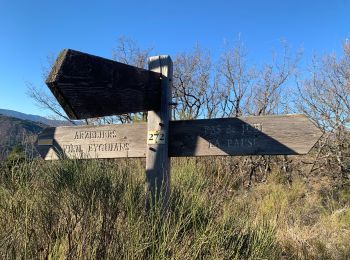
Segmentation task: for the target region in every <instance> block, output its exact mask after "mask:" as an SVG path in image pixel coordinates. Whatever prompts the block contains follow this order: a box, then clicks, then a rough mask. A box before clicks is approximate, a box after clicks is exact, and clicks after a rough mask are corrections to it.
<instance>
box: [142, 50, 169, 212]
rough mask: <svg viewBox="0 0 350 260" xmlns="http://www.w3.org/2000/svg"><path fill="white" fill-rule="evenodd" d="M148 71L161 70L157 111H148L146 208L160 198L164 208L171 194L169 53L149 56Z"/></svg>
mask: <svg viewBox="0 0 350 260" xmlns="http://www.w3.org/2000/svg"><path fill="white" fill-rule="evenodd" d="M148 67H149V70H151V71H154V72H159V73H161V77H162V79H161V80H162V81H161V82H162V83H161V106H160V111H148V118H147V151H146V195H147V205H146V206H147V207H148V208H149V207H150V206H151V205H154V203H155V202H157V201H159V200H160V199H161V200H162V201H160V202H161V203H163V206H164V207H165V208H166V207H167V206H168V200H169V196H170V162H169V156H168V135H169V120H170V117H171V106H170V104H169V103H170V102H171V86H172V76H173V63H172V60H171V58H170V56H168V55H161V56H153V57H150V58H149V63H148Z"/></svg>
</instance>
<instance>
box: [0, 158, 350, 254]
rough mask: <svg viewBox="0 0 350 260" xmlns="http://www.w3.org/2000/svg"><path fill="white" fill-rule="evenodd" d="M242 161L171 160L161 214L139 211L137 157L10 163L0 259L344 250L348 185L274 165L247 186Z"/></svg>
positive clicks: (347, 249) (1, 179)
mask: <svg viewBox="0 0 350 260" xmlns="http://www.w3.org/2000/svg"><path fill="white" fill-rule="evenodd" d="M238 161H241V158H229V157H223V158H221V157H216V158H202V159H198V158H197V159H196V158H191V159H189V158H183V159H173V160H172V180H171V182H172V195H171V199H170V207H169V213H168V214H167V215H162V214H161V213H160V207H159V205H155V206H154V207H153V208H152V209H151V210H149V211H146V210H145V207H144V205H145V199H146V198H145V195H144V181H145V176H144V167H145V165H144V161H142V160H100V161H98V160H86V161H76V160H67V161H60V162H44V161H41V160H34V161H26V160H24V161H23V160H22V161H21V162H20V161H18V160H17V161H16V160H13V161H7V162H6V163H3V164H2V165H1V167H2V168H1V169H0V173H1V174H0V258H1V259H18V258H23V259H33V258H35V259H36V258H39V259H281V258H282V259H347V258H349V257H350V242H349V237H350V209H349V198H350V191H349V184H348V183H345V182H342V183H340V182H337V181H334V179H333V178H332V176H331V175H329V174H326V173H324V174H319V175H317V176H311V175H310V176H304V175H303V174H301V173H300V172H298V171H293V172H290V173H289V175H288V176H287V175H286V173H285V172H283V171H281V169H280V168H277V167H273V169H271V172H270V173H269V174H268V175H267V176H266V178H265V179H264V180H263V181H259V182H258V181H254V182H253V183H252V184H251V185H248V183H249V175H247V174H246V173H244V172H240V171H239V170H238V168H234V167H233V168H232V167H230V165H235V164H236V163H237V162H238ZM294 168H295V169H296V167H294Z"/></svg>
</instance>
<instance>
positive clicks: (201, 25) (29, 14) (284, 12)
mask: <svg viewBox="0 0 350 260" xmlns="http://www.w3.org/2000/svg"><path fill="white" fill-rule="evenodd" d="M123 35H124V36H126V37H129V38H132V39H134V40H135V41H137V42H138V43H139V45H140V47H144V48H147V47H154V48H155V50H156V51H157V52H158V53H159V54H170V55H175V54H176V53H178V52H182V51H187V50H190V49H191V48H192V47H193V46H194V45H195V44H196V43H200V45H201V46H202V47H204V48H207V49H209V50H210V52H211V53H212V55H213V57H214V58H215V57H216V56H217V55H218V54H219V53H220V51H221V48H222V46H223V43H224V41H225V40H228V41H234V40H236V39H237V38H238V37H239V35H240V37H241V39H242V40H243V42H244V44H245V46H246V48H247V50H248V55H249V59H250V61H251V62H252V63H258V62H261V61H264V60H267V59H269V57H270V54H271V51H272V50H273V49H275V48H278V46H279V42H280V40H281V39H284V40H286V41H287V42H288V43H289V44H290V45H291V46H292V48H295V49H298V48H302V49H303V50H304V61H305V60H306V61H307V59H308V58H309V57H310V56H311V55H312V54H313V53H317V54H325V53H330V52H337V53H340V51H341V45H342V42H343V41H344V40H345V39H346V38H350V0H332V1H326V0H318V1H315V0H313V1H311V0H310V1H305V0H304V1H301V0H294V1H292V0H288V1H281V0H280V1H277V0H264V1H261V0H254V1H253V0H232V1H223V0H215V1H206V0H202V1H190V0H187V1H182V0H181V1H179V0H177V1H166V0H164V1H152V0H148V1H126V0H124V1H104V0H100V1H89V0H85V1H81V0H75V1H74V0H71V1H66V0H63V1H49V0H46V1H43V0H41V1H39V0H38V1H37V0H32V1H28V0H27V1H25V0H23V1H18V0H0V108H5V109H13V110H17V111H20V112H25V113H31V114H39V115H47V114H48V113H47V112H46V111H42V110H40V109H39V108H38V107H36V106H35V104H34V103H33V101H32V100H31V99H30V98H29V97H28V96H27V95H26V91H27V89H26V82H30V83H32V84H35V85H37V86H40V85H42V86H43V85H44V83H43V78H42V72H43V67H45V66H46V65H47V61H46V58H47V56H48V55H52V54H53V55H57V54H58V53H59V51H60V50H61V49H63V48H71V49H76V50H80V51H83V52H87V53H90V54H94V55H98V56H102V57H106V58H111V55H112V50H113V48H114V47H115V46H116V44H117V40H118V38H119V37H120V36H123Z"/></svg>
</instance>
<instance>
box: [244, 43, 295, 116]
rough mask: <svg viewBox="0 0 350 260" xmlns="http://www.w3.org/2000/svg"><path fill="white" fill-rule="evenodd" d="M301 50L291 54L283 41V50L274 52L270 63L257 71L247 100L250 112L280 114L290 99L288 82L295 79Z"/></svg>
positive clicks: (254, 113)
mask: <svg viewBox="0 0 350 260" xmlns="http://www.w3.org/2000/svg"><path fill="white" fill-rule="evenodd" d="M300 58H301V52H297V53H296V54H291V50H290V48H289V46H288V45H287V44H286V43H282V52H281V53H280V54H279V55H278V54H277V53H275V52H274V53H273V54H272V60H271V62H270V63H267V64H264V65H263V66H262V67H261V68H260V69H259V70H258V71H257V72H256V73H257V79H256V81H255V84H254V85H253V87H252V89H251V95H249V99H248V100H247V103H246V107H247V109H248V114H251V115H269V114H279V113H281V109H282V108H285V107H286V103H287V104H288V103H289V102H290V100H282V99H281V98H282V97H285V98H287V97H288V95H285V94H286V90H287V84H288V83H290V82H291V81H292V80H293V75H295V73H296V68H297V65H298V62H299V60H300Z"/></svg>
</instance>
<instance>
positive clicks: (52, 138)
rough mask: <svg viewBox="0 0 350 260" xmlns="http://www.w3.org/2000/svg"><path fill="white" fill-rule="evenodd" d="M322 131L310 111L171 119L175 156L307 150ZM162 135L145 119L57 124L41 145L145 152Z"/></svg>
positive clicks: (78, 152) (109, 154)
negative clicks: (270, 114)
mask: <svg viewBox="0 0 350 260" xmlns="http://www.w3.org/2000/svg"><path fill="white" fill-rule="evenodd" d="M321 136H322V132H321V131H320V130H319V129H318V128H317V127H316V126H315V125H314V124H313V123H312V122H311V121H310V120H309V119H308V118H307V117H306V116H304V115H283V116H258V117H243V118H221V119H203V120H184V121H171V122H170V130H169V156H172V157H178V156H210V155H211V156H215V155H297V154H306V153H308V152H309V150H310V149H311V148H312V147H313V146H314V145H315V143H316V142H317V141H318V139H319V138H320V137H321ZM160 137H161V135H159V134H156V135H155V132H154V131H152V132H150V133H147V125H146V124H143V123H141V124H126V125H107V126H72V127H57V128H47V129H45V130H44V131H43V132H42V133H41V134H40V135H39V137H38V142H37V149H38V151H39V153H40V154H41V156H42V157H43V158H44V159H46V160H53V159H59V157H60V156H61V155H65V156H67V157H69V158H78V159H84V158H85V159H88V158H121V157H145V154H146V147H147V145H146V144H147V142H157V140H155V139H154V138H160ZM151 139H152V140H151ZM158 141H159V143H161V140H158Z"/></svg>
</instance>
